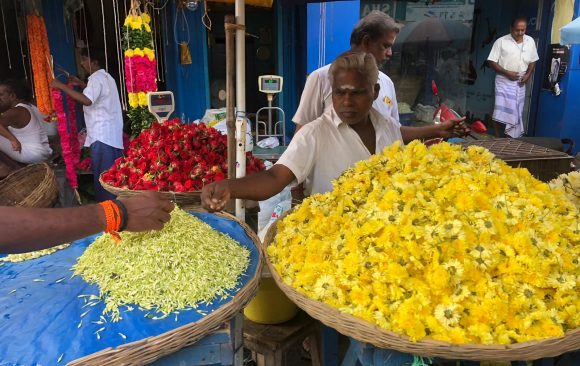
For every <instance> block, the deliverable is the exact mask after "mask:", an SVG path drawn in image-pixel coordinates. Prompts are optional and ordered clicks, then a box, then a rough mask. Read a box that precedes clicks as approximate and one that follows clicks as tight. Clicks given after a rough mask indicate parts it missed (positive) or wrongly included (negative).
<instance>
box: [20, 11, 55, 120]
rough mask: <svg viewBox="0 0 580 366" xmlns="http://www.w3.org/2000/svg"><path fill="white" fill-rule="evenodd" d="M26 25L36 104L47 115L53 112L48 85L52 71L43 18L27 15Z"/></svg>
mask: <svg viewBox="0 0 580 366" xmlns="http://www.w3.org/2000/svg"><path fill="white" fill-rule="evenodd" d="M26 25H27V30H28V46H29V48H30V62H31V63H32V74H33V76H34V93H35V97H36V104H37V106H38V109H39V110H40V112H41V113H43V114H45V115H47V116H49V115H51V114H52V113H53V112H54V107H53V105H52V100H51V97H50V87H49V85H50V82H51V81H52V71H51V69H50V64H49V62H50V61H49V60H50V58H51V56H50V48H49V46H48V35H47V33H46V26H45V24H44V18H43V17H41V16H38V15H28V16H26Z"/></svg>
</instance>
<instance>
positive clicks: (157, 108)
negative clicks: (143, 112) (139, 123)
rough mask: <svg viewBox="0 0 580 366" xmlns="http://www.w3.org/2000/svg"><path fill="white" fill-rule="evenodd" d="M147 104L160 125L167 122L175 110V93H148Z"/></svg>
mask: <svg viewBox="0 0 580 366" xmlns="http://www.w3.org/2000/svg"><path fill="white" fill-rule="evenodd" d="M147 104H148V107H149V112H151V113H152V114H153V115H154V116H155V118H156V119H157V121H159V122H160V123H161V122H163V121H167V120H168V119H169V116H170V115H171V113H173V111H174V110H175V101H174V100H173V93H172V92H170V91H161V92H150V93H147Z"/></svg>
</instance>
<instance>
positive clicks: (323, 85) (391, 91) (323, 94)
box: [292, 65, 400, 126]
mask: <svg viewBox="0 0 580 366" xmlns="http://www.w3.org/2000/svg"><path fill="white" fill-rule="evenodd" d="M329 69H330V65H326V66H324V67H321V68H320V69H318V70H314V71H313V72H312V73H311V74H310V75H309V76H308V78H307V79H306V85H304V91H303V92H302V96H301V98H300V105H299V106H298V110H297V111H296V114H295V115H294V118H292V121H293V122H294V123H296V124H299V125H305V124H307V123H309V122H312V121H314V120H315V119H317V118H318V117H320V116H321V115H322V114H323V113H325V112H327V111H328V110H329V109H330V108H331V106H332V87H331V85H330V79H329V77H328V70H329ZM377 82H378V84H379V86H380V90H379V96H378V97H377V99H375V101H374V103H373V108H375V109H376V110H377V111H379V113H381V114H382V115H383V116H389V117H391V118H393V120H395V122H396V123H397V124H398V125H399V126H400V124H399V111H398V105H397V95H396V94H395V85H394V84H393V81H392V80H391V79H390V78H389V77H388V76H387V75H386V74H385V73H383V72H381V71H379V80H378V81H377Z"/></svg>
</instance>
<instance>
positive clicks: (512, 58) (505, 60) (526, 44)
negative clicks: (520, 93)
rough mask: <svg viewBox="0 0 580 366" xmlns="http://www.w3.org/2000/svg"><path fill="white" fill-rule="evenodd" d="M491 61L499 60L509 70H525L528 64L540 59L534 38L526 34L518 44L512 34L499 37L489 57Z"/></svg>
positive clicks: (500, 64)
mask: <svg viewBox="0 0 580 366" xmlns="http://www.w3.org/2000/svg"><path fill="white" fill-rule="evenodd" d="M487 59H488V60H489V61H493V62H497V63H498V64H499V66H501V67H503V68H504V69H506V70H508V71H514V72H518V73H519V72H525V71H526V70H527V69H528V65H529V64H531V63H532V62H536V61H538V59H539V57H538V50H537V49H536V43H535V42H534V39H533V38H532V37H530V36H528V35H525V34H524V39H523V41H522V43H521V44H518V43H517V42H516V41H515V40H514V38H513V37H512V35H511V34H507V35H505V36H503V37H500V38H498V39H497V40H496V41H495V43H494V44H493V47H492V48H491V52H490V53H489V57H488V58H487Z"/></svg>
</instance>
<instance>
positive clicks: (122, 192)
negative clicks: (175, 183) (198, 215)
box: [99, 174, 201, 209]
mask: <svg viewBox="0 0 580 366" xmlns="http://www.w3.org/2000/svg"><path fill="white" fill-rule="evenodd" d="M99 182H100V183H101V185H102V186H103V188H104V189H105V190H107V191H108V192H111V193H112V194H114V195H115V196H118V197H131V196H136V195H138V194H140V193H142V192H143V191H140V190H132V189H127V188H118V187H114V186H112V185H110V184H108V183H106V182H104V181H103V176H102V174H101V176H100V177H99ZM159 193H160V194H161V195H163V196H164V197H165V198H168V199H170V200H172V201H173V202H175V204H177V205H178V206H179V207H181V208H183V209H189V208H197V207H200V206H201V191H192V192H159Z"/></svg>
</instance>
